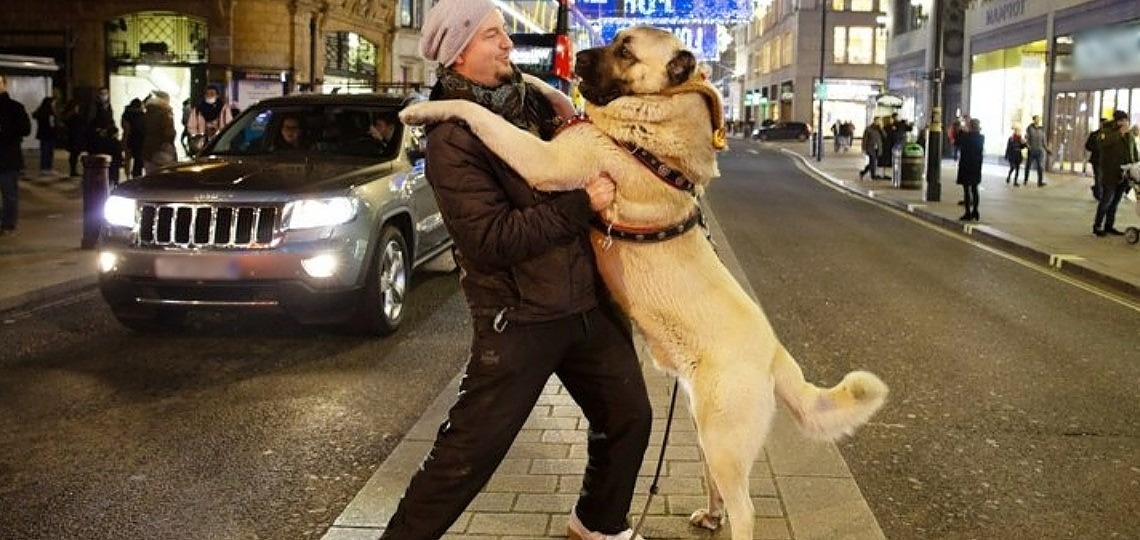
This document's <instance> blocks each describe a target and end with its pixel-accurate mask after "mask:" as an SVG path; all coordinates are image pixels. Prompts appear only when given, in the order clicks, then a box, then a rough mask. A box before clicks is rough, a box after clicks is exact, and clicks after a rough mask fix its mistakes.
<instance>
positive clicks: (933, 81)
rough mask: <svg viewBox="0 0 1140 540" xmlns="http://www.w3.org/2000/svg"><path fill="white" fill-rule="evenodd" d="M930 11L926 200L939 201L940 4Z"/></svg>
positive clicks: (940, 194) (938, 2)
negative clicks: (930, 56)
mask: <svg viewBox="0 0 1140 540" xmlns="http://www.w3.org/2000/svg"><path fill="white" fill-rule="evenodd" d="M932 4H933V5H932V6H931V10H930V19H929V20H930V21H932V22H933V24H932V26H931V28H930V46H931V48H932V49H931V52H932V60H931V66H930V77H929V78H930V116H929V123H930V129H928V130H927V135H926V136H927V139H928V140H927V142H926V198H925V199H926V200H927V201H929V202H938V201H941V200H942V80H943V78H944V73H943V70H942V0H933V2H932Z"/></svg>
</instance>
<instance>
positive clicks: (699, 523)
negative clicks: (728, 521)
mask: <svg viewBox="0 0 1140 540" xmlns="http://www.w3.org/2000/svg"><path fill="white" fill-rule="evenodd" d="M721 519H722V517H721V516H714V515H712V514H711V513H709V511H708V510H707V509H704V508H701V509H700V510H697V511H696V512H693V515H691V516H689V524H690V525H693V526H696V527H700V528H702V529H708V530H710V531H715V530H717V529H719V528H720V522H721Z"/></svg>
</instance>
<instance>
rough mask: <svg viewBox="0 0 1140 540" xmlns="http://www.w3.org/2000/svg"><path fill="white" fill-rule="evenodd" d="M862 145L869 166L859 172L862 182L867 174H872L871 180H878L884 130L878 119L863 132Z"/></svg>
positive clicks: (872, 121)
mask: <svg viewBox="0 0 1140 540" xmlns="http://www.w3.org/2000/svg"><path fill="white" fill-rule="evenodd" d="M861 144H862V149H863V154H864V155H866V156H867V165H866V166H865V167H863V170H861V171H859V179H860V180H862V179H863V177H864V176H866V175H867V173H871V180H878V179H879V175H878V174H877V171H878V167H877V165H878V163H879V152H881V151H882V149H883V130H882V128H880V127H879V119H878V118H874V119H872V120H871V124H870V125H868V126H867V127H866V129H864V130H863V142H862V143H861Z"/></svg>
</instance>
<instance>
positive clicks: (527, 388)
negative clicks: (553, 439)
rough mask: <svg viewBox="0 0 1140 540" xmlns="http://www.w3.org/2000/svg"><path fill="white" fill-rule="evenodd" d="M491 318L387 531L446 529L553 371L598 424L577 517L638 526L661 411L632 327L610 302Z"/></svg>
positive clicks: (482, 321)
mask: <svg viewBox="0 0 1140 540" xmlns="http://www.w3.org/2000/svg"><path fill="white" fill-rule="evenodd" d="M491 326H492V325H491V321H490V319H489V318H486V317H477V318H476V319H475V336H474V339H473V343H472V346H471V358H470V360H469V361H468V364H467V372H466V375H465V377H464V378H463V382H462V384H461V385H460V391H459V400H458V402H456V404H455V405H454V406H453V407H452V408H451V411H450V412H449V413H448V419H447V421H446V422H444V424H443V425H442V426H441V427H440V430H439V434H438V435H437V437H436V440H435V445H434V447H433V448H432V450H431V453H430V454H429V455H428V457H427V458H426V459H425V460H424V463H423V465H422V466H421V468H420V470H419V472H417V473H416V475H415V477H413V478H412V481H411V484H410V485H409V486H408V489H407V491H406V492H405V493H404V498H403V499H402V500H401V501H400V505H399V507H398V508H397V509H396V513H395V514H393V515H392V519H391V520H389V521H388V526H387V528H386V529H385V531H384V535H383V536H382V537H381V538H385V539H390V540H435V539H437V538H439V537H440V536H442V535H443V534H444V532H446V531H447V529H448V527H450V526H451V524H452V523H454V522H455V520H456V519H457V518H458V517H459V515H460V514H461V513H462V512H463V511H464V509H466V508H467V505H468V504H469V503H470V502H471V500H472V499H473V498H475V496H476V495H478V493H479V490H480V489H482V488H483V486H484V485H485V484H486V483H487V481H488V480H490V478H491V475H492V474H493V473H494V472H495V468H496V467H497V466H498V465H499V462H500V461H502V459H503V457H504V456H506V454H507V451H508V450H509V449H510V447H511V443H512V442H513V441H514V439H515V436H516V435H517V434H518V431H519V429H520V428H522V426H523V424H524V423H525V422H526V419H527V417H528V416H529V415H530V413H531V410H532V409H533V408H534V404H535V402H536V401H537V399H538V397H539V395H540V394H541V393H542V389H543V387H544V386H545V385H546V382H547V380H548V379H549V378H550V376H551V375H552V374H553V375H558V378H559V379H560V380H561V381H562V385H563V386H564V387H565V388H566V390H567V391H568V392H569V393H570V396H571V397H573V398H574V401H575V402H577V403H578V406H579V407H581V408H582V412H583V413H584V414H585V416H586V419H587V420H588V421H589V423H590V427H589V436H588V443H587V453H588V454H589V459H588V463H587V465H586V471H585V475H584V478H583V480H582V489H581V490H580V492H579V493H580V495H579V498H578V502H577V507H576V508H577V513H578V517H579V519H581V520H582V523H583V524H584V525H585V526H586V527H588V528H589V529H590V530H593V531H597V532H602V533H605V534H614V533H617V532H620V531H622V530H625V529H627V528H629V523H628V519H627V516H628V514H629V505H630V501H631V499H632V497H633V489H634V486H635V483H636V480H637V473H638V471H639V470H640V468H641V461H642V458H643V456H644V454H645V448H646V446H647V445H648V443H649V431H650V428H651V425H652V421H653V411H652V409H651V407H650V404H649V397H648V396H647V395H646V391H645V380H644V379H643V378H642V375H641V367H640V365H639V364H638V360H637V355H636V352H635V350H634V347H633V342H632V340H631V338H630V335H629V330H628V327H626V326H625V325H624V324H623V323H622V321H620V319H619V318H618V317H617V316H616V315H615V314H614V313H613V312H612V311H610V310H609V308H608V307H606V308H597V309H593V310H591V311H589V312H586V313H583V314H581V315H575V316H571V317H567V318H564V319H560V320H557V321H551V322H546V323H538V324H518V323H510V324H508V325H507V327H506V329H505V330H504V331H503V332H502V333H498V332H495V330H494V329H493V328H492V327H491ZM569 511H570V509H569V508H568V509H567V513H568V514H569Z"/></svg>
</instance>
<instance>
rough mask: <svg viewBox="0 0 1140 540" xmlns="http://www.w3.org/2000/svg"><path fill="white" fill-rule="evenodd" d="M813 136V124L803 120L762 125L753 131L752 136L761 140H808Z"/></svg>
mask: <svg viewBox="0 0 1140 540" xmlns="http://www.w3.org/2000/svg"><path fill="white" fill-rule="evenodd" d="M810 136H811V126H809V125H807V124H805V123H803V122H776V123H773V124H769V125H766V126H760V127H758V128H756V129H755V130H753V131H752V138H753V139H759V140H761V141H776V140H787V139H796V140H799V141H806V140H807V139H808V137H810Z"/></svg>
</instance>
